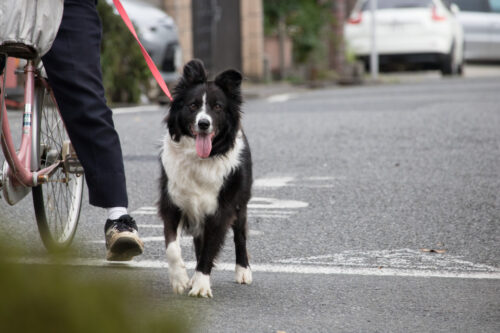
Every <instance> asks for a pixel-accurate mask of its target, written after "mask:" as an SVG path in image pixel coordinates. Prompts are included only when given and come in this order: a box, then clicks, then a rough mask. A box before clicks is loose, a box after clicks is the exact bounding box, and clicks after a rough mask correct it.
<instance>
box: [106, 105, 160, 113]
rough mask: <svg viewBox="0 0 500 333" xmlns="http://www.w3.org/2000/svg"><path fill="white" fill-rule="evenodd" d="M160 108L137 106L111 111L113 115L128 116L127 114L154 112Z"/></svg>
mask: <svg viewBox="0 0 500 333" xmlns="http://www.w3.org/2000/svg"><path fill="white" fill-rule="evenodd" d="M161 109H162V108H161V107H160V106H158V105H139V106H131V107H124V108H116V109H113V114H129V113H142V112H156V111H160V110H161Z"/></svg>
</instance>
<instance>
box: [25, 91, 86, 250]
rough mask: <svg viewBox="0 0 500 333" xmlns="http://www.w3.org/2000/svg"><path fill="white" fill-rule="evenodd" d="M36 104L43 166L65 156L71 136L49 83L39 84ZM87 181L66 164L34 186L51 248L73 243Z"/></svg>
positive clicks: (40, 219)
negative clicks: (47, 84) (46, 84)
mask: <svg viewBox="0 0 500 333" xmlns="http://www.w3.org/2000/svg"><path fill="white" fill-rule="evenodd" d="M34 104H35V112H34V113H33V125H34V127H33V145H32V146H33V148H34V153H33V155H34V158H36V160H37V161H38V169H43V168H45V167H48V166H50V165H52V164H53V163H55V162H56V161H60V160H62V158H63V156H62V155H63V150H64V149H65V146H66V148H67V145H68V144H69V138H68V134H67V132H66V128H65V126H64V123H63V121H62V119H61V116H60V114H59V110H58V107H57V103H56V102H55V99H54V96H53V94H52V93H51V92H50V90H49V89H48V87H45V86H44V85H42V84H38V85H37V87H36V92H35V101H34ZM83 183H84V176H83V173H75V172H74V171H73V172H70V170H67V169H66V167H65V166H63V165H62V166H61V167H59V168H57V170H56V172H55V173H54V174H53V175H52V176H51V177H50V180H49V181H48V182H47V183H44V184H41V185H38V186H36V187H34V188H33V189H32V193H33V205H34V207H35V215H36V222H37V225H38V230H39V232H40V236H41V238H42V241H43V244H44V245H45V247H46V248H47V250H49V251H59V250H64V249H66V248H67V247H68V246H69V245H70V244H71V241H72V240H73V237H74V235H75V232H76V227H77V225H78V219H79V217H80V208H81V203H82V194H83Z"/></svg>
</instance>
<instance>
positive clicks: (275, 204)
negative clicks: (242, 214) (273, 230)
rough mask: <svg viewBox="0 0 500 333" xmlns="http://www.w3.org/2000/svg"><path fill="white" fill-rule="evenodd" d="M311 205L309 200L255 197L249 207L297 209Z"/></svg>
mask: <svg viewBox="0 0 500 333" xmlns="http://www.w3.org/2000/svg"><path fill="white" fill-rule="evenodd" d="M307 206H309V204H308V203H307V202H304V201H297V200H280V199H274V198H261V197H253V198H252V199H251V200H250V202H249V203H248V208H249V209H256V208H263V209H290V208H291V209H295V208H305V207H307Z"/></svg>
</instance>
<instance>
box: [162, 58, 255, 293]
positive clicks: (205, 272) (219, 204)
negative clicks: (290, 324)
mask: <svg viewBox="0 0 500 333" xmlns="http://www.w3.org/2000/svg"><path fill="white" fill-rule="evenodd" d="M241 80H242V77H241V74H240V73H239V72H237V71H235V70H227V71H225V72H223V73H221V74H219V75H218V76H217V77H216V78H215V80H214V81H207V74H206V72H205V68H204V67H203V63H202V62H201V61H199V60H192V61H190V62H189V63H188V64H186V66H185V67H184V73H183V76H182V78H181V79H180V81H179V83H178V84H177V86H176V87H175V90H174V100H173V101H172V104H171V107H170V112H169V114H168V116H167V117H166V119H165V122H166V124H167V128H168V133H167V134H166V135H165V138H164V141H163V147H162V152H161V164H162V175H161V179H160V190H161V194H160V200H159V202H158V208H159V214H160V216H161V218H162V219H163V222H164V225H165V229H164V232H165V242H166V246H167V262H168V265H169V275H170V282H171V284H172V288H173V290H174V292H175V293H178V294H182V293H183V292H184V290H185V289H186V288H191V290H190V291H189V295H190V296H201V297H212V290H211V288H210V272H211V270H212V267H213V266H214V260H215V258H216V256H217V254H218V252H219V250H220V249H221V247H222V245H223V242H224V239H225V236H226V233H227V231H228V229H229V227H232V229H233V233H234V243H235V247H236V281H237V282H238V283H242V284H243V283H245V284H250V283H251V282H252V272H251V271H250V266H249V264H248V257H247V249H246V238H247V234H246V233H247V203H248V201H249V200H250V195H251V193H250V191H251V186H252V160H251V155H250V148H249V145H248V142H247V139H246V137H245V134H244V133H243V129H242V127H241V123H240V118H241V111H240V107H241V104H242V97H241V92H240V85H241ZM183 230H184V231H185V232H187V233H188V234H191V235H192V236H193V241H194V248H195V253H196V261H197V264H196V271H195V273H194V275H193V277H192V278H191V279H189V278H188V275H187V272H186V268H185V266H184V261H183V260H182V257H181V248H180V243H179V237H180V234H181V232H182V231H183Z"/></svg>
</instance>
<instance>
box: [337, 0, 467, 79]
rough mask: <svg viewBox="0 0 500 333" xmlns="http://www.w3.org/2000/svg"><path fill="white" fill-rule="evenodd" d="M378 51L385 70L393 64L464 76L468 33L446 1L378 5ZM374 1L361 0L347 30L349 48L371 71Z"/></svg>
mask: <svg viewBox="0 0 500 333" xmlns="http://www.w3.org/2000/svg"><path fill="white" fill-rule="evenodd" d="M377 4H378V6H377V9H376V12H375V31H376V49H377V52H378V55H379V63H380V65H381V67H383V66H385V65H391V64H405V65H407V64H410V65H417V66H418V67H419V68H425V69H430V68H432V69H439V70H441V73H442V74H443V75H453V74H461V73H462V69H463V62H464V57H463V53H464V38H463V30H462V27H461V25H460V23H459V22H458V20H457V18H456V15H457V13H458V11H459V9H458V7H457V6H456V5H454V4H449V2H448V1H446V2H443V1H442V0H377ZM371 20H372V17H371V12H370V0H358V2H357V3H356V5H355V7H354V9H353V12H352V14H351V16H350V17H349V19H348V21H347V22H346V25H345V31H344V34H345V39H346V42H347V47H348V48H349V49H350V50H351V51H352V52H353V53H354V54H355V55H356V57H357V58H358V59H360V60H362V61H364V62H365V64H366V66H367V67H368V63H369V58H370V53H371V40H370V33H371Z"/></svg>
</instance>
